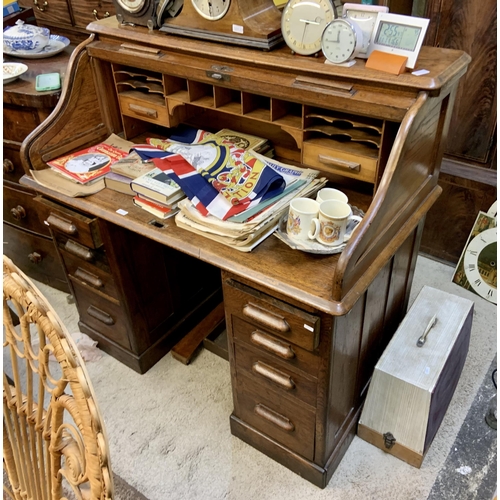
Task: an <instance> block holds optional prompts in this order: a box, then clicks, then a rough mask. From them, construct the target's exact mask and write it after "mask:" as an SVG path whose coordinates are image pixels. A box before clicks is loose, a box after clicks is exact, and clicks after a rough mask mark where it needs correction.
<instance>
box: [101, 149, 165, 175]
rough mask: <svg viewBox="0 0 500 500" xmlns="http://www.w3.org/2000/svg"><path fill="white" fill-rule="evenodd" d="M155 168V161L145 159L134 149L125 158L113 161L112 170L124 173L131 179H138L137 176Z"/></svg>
mask: <svg viewBox="0 0 500 500" xmlns="http://www.w3.org/2000/svg"><path fill="white" fill-rule="evenodd" d="M153 168H155V166H154V164H153V162H149V161H143V160H142V159H141V157H140V156H139V155H138V154H137V153H136V152H135V151H132V152H131V153H129V154H128V155H127V156H125V158H122V159H121V160H118V161H116V162H115V163H113V164H112V165H111V172H115V173H117V174H120V175H124V176H125V177H128V178H129V179H137V177H140V176H141V175H144V174H146V173H148V172H151V170H153Z"/></svg>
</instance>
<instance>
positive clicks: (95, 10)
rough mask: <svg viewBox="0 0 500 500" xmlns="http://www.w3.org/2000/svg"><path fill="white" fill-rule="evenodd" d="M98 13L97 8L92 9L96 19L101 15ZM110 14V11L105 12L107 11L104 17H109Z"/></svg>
mask: <svg viewBox="0 0 500 500" xmlns="http://www.w3.org/2000/svg"><path fill="white" fill-rule="evenodd" d="M97 14H98V12H97V9H94V10H93V11H92V15H93V16H94V19H95V20H96V21H99V16H98V15H97ZM109 16H110V14H109V12H105V13H104V17H109Z"/></svg>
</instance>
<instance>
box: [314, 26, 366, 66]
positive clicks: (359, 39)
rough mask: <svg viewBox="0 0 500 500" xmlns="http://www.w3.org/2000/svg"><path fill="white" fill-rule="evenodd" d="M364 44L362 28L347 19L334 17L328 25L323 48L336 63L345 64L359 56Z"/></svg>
mask: <svg viewBox="0 0 500 500" xmlns="http://www.w3.org/2000/svg"><path fill="white" fill-rule="evenodd" d="M362 44H363V33H362V31H361V28H359V26H358V25H357V24H355V23H351V22H350V21H349V20H347V19H334V20H333V21H331V22H330V23H329V24H327V25H326V28H325V31H323V35H322V37H321V49H322V50H323V54H324V55H325V57H326V58H327V59H328V60H329V61H330V62H332V63H334V64H344V63H346V62H348V61H350V60H351V59H354V58H355V57H357V56H358V54H359V51H360V50H361V46H362Z"/></svg>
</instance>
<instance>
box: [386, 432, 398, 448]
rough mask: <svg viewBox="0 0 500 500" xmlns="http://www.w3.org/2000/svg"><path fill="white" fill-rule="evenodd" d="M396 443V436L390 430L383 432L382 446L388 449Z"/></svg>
mask: <svg viewBox="0 0 500 500" xmlns="http://www.w3.org/2000/svg"><path fill="white" fill-rule="evenodd" d="M395 444H396V438H395V437H394V436H393V435H392V433H391V432H386V433H385V434H384V446H385V447H386V448H387V449H388V450H390V449H391V448H392V447H393V446H394V445H395Z"/></svg>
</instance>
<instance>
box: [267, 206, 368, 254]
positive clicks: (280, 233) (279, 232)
mask: <svg viewBox="0 0 500 500" xmlns="http://www.w3.org/2000/svg"><path fill="white" fill-rule="evenodd" d="M351 208H352V211H353V213H354V214H356V215H359V216H360V217H364V215H365V214H364V212H363V211H362V210H360V209H359V208H357V207H351ZM287 220H288V212H287V213H286V214H285V215H283V217H282V218H281V219H280V223H279V225H278V228H277V229H276V231H275V232H274V233H273V234H274V236H276V238H278V239H279V240H281V241H282V242H283V243H286V244H287V245H288V246H289V247H290V248H293V249H294V250H301V251H302V252H307V253H316V254H320V255H331V254H335V253H340V252H342V251H343V250H344V248H345V247H346V244H347V242H348V241H349V239H350V238H351V235H352V232H353V231H354V228H355V227H356V226H357V225H358V224H359V223H358V222H356V223H351V224H349V225H348V226H347V231H346V234H345V236H344V243H341V244H340V245H336V246H327V245H323V244H322V243H320V242H319V241H317V240H296V239H294V238H290V236H288V233H287V232H286V223H287Z"/></svg>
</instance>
